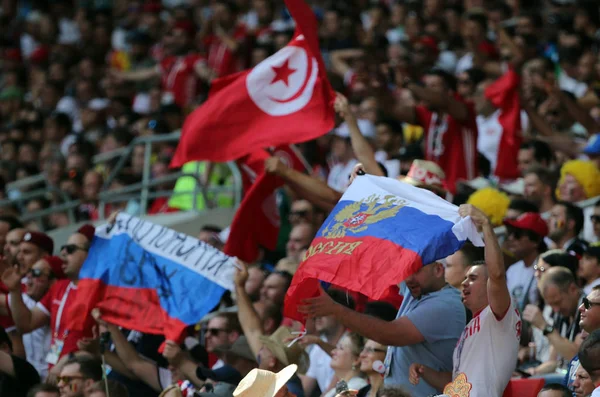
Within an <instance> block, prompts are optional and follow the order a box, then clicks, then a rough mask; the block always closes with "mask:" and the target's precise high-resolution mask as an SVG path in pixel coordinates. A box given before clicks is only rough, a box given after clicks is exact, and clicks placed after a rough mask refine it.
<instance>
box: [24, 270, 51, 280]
mask: <svg viewBox="0 0 600 397" xmlns="http://www.w3.org/2000/svg"><path fill="white" fill-rule="evenodd" d="M27 274H29V276H30V277H31V278H40V277H42V276H48V277H52V273H48V274H46V273H44V272H43V271H42V270H41V269H29V271H28V272H27Z"/></svg>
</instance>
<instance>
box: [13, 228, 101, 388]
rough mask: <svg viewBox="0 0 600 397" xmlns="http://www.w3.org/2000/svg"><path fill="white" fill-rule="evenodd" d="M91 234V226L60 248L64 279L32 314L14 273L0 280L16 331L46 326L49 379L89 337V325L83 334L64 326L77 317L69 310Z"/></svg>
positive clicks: (75, 293) (92, 234)
mask: <svg viewBox="0 0 600 397" xmlns="http://www.w3.org/2000/svg"><path fill="white" fill-rule="evenodd" d="M94 232H95V228H94V227H93V226H92V225H84V226H82V227H81V228H79V229H78V230H77V232H75V233H73V234H72V235H71V236H70V237H69V239H68V240H67V244H66V245H64V246H63V247H61V250H60V253H61V259H62V261H63V264H62V266H61V269H62V270H63V271H64V273H65V275H66V279H65V280H59V281H57V282H56V283H54V285H52V287H50V290H49V291H48V293H47V294H46V295H44V297H43V298H42V299H41V300H40V301H39V302H38V303H37V304H36V306H35V307H34V308H33V309H32V310H30V309H29V308H28V307H27V305H26V304H25V302H24V301H23V297H22V296H21V293H20V289H19V279H18V278H19V275H18V274H17V273H16V271H15V270H14V269H9V270H7V271H6V272H5V273H4V274H3V276H2V279H3V281H4V283H5V284H6V285H7V286H8V287H9V288H10V299H11V300H10V309H11V311H12V315H13V319H14V320H15V324H16V325H17V328H18V329H19V331H20V332H22V333H29V332H32V331H33V330H36V329H38V328H41V327H44V326H50V329H51V331H52V342H51V345H50V352H49V353H48V355H47V356H46V362H47V363H48V364H49V368H50V375H49V377H50V378H54V377H55V376H57V375H58V374H59V373H60V370H61V369H62V365H64V362H65V360H66V358H67V357H68V354H69V353H72V352H74V351H76V350H77V341H78V340H80V339H81V338H84V337H91V336H92V332H91V328H92V326H93V325H94V324H92V322H90V323H89V324H87V327H86V329H85V330H84V331H72V330H69V329H67V328H66V324H67V323H68V319H69V316H71V315H79V313H72V312H71V311H70V310H69V307H70V305H71V304H72V303H73V302H74V301H75V298H76V295H77V293H78V291H77V282H78V281H79V270H80V269H81V266H82V265H83V262H84V261H85V259H86V258H87V254H88V250H89V247H90V243H91V241H92V239H93V237H94ZM61 359H62V360H61ZM59 360H60V362H59ZM57 364H58V365H57Z"/></svg>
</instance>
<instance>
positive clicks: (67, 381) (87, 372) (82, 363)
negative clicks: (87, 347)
mask: <svg viewBox="0 0 600 397" xmlns="http://www.w3.org/2000/svg"><path fill="white" fill-rule="evenodd" d="M102 377H103V376H102V364H101V362H100V361H99V360H97V359H95V358H94V357H91V356H77V357H73V358H70V359H69V360H68V361H67V362H66V363H65V365H64V367H63V369H62V371H61V372H60V375H59V376H58V378H57V379H58V387H59V388H60V393H61V394H60V396H61V397H84V396H88V395H89V393H90V391H91V389H92V387H93V385H94V383H96V382H98V381H100V380H102Z"/></svg>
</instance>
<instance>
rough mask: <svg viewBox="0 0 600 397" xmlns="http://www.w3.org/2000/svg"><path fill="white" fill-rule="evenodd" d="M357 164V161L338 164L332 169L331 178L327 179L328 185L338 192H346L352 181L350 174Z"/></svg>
mask: <svg viewBox="0 0 600 397" xmlns="http://www.w3.org/2000/svg"><path fill="white" fill-rule="evenodd" d="M357 162H358V161H357V160H356V159H352V160H350V161H348V162H347V163H346V164H342V163H338V164H336V165H334V166H333V167H331V171H329V177H328V178H327V185H329V187H330V188H332V189H334V190H337V191H338V192H345V191H346V188H347V187H348V182H349V180H350V174H351V173H352V169H353V168H354V166H355V165H356V163H357Z"/></svg>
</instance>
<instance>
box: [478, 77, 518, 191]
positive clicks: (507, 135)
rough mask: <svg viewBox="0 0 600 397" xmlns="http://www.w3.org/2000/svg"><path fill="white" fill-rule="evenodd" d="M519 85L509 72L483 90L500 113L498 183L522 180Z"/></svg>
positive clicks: (496, 171)
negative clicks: (520, 168)
mask: <svg viewBox="0 0 600 397" xmlns="http://www.w3.org/2000/svg"><path fill="white" fill-rule="evenodd" d="M519 82H520V78H519V75H518V74H517V73H516V72H515V71H514V70H513V69H512V68H511V69H509V70H508V72H506V73H505V74H504V75H503V76H502V77H500V78H499V79H498V80H496V81H495V82H494V83H493V84H491V85H489V86H488V87H487V89H486V90H485V96H486V98H487V99H488V100H489V101H490V102H491V103H492V104H493V105H494V106H495V107H497V108H498V109H500V115H499V116H498V122H499V123H500V125H501V126H502V138H501V139H500V145H499V147H498V156H497V160H496V169H495V171H494V174H495V175H496V176H498V177H499V178H500V179H516V178H518V177H520V176H521V174H520V172H519V169H518V167H517V165H518V164H517V155H518V154H519V148H520V147H521V143H522V142H523V136H522V131H521V101H520V98H519Z"/></svg>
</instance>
